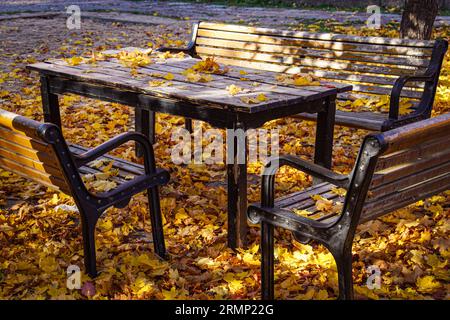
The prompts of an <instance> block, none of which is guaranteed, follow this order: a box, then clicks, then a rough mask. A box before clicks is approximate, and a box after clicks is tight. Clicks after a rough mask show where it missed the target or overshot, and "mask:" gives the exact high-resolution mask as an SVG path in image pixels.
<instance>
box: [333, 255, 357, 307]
mask: <svg viewBox="0 0 450 320" xmlns="http://www.w3.org/2000/svg"><path fill="white" fill-rule="evenodd" d="M333 256H334V259H335V260H336V266H337V271H338V282H339V300H351V299H353V277H352V251H351V249H350V250H340V252H334V253H333Z"/></svg>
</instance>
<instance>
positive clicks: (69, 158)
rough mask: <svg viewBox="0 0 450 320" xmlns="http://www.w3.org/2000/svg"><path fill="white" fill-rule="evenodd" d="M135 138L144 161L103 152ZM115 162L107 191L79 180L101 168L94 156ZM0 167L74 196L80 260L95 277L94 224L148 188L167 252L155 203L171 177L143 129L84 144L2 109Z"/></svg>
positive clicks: (155, 229) (157, 235) (159, 241)
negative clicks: (92, 144)
mask: <svg viewBox="0 0 450 320" xmlns="http://www.w3.org/2000/svg"><path fill="white" fill-rule="evenodd" d="M131 140H132V141H136V142H137V143H139V144H140V145H141V147H142V148H143V150H144V166H141V165H138V164H134V163H131V162H127V161H125V160H121V159H118V158H114V157H110V156H105V154H106V153H107V152H110V151H111V150H113V149H115V148H117V147H118V146H120V145H122V144H123V143H126V142H128V141H131ZM99 159H100V160H107V161H114V162H113V167H112V169H113V170H118V174H117V176H115V177H114V178H113V179H114V182H116V184H117V187H116V188H114V189H113V190H111V191H108V192H101V193H93V192H90V191H89V190H88V189H87V188H86V186H85V184H84V183H83V180H82V175H84V174H95V173H101V172H103V171H102V167H101V166H98V163H99V162H97V164H95V165H93V163H92V161H94V160H99ZM0 167H1V168H3V169H5V170H8V171H11V172H14V173H16V174H18V175H21V176H24V177H26V178H28V179H32V180H34V181H36V182H39V183H40V184H43V185H45V186H47V187H51V188H54V189H56V190H59V191H61V192H64V193H66V194H69V195H71V196H73V198H74V200H75V203H76V204H77V207H78V209H79V212H80V215H81V227H82V233H83V246H84V263H85V268H86V271H87V273H88V274H89V275H90V276H92V277H95V276H96V275H97V269H96V254H95V226H96V223H97V220H98V219H99V218H100V216H101V215H102V213H103V212H104V211H105V210H106V209H107V208H109V207H111V206H114V207H118V208H122V207H125V206H126V205H127V204H128V202H129V201H130V198H131V197H132V196H133V195H135V194H137V193H139V192H142V191H146V190H148V201H149V209H150V216H151V223H152V234H153V241H154V246H155V252H156V253H157V254H158V255H159V256H160V257H165V255H166V249H165V244H164V235H163V227H162V218H161V212H160V204H159V194H158V186H160V185H164V184H166V183H167V182H168V181H169V174H168V172H167V171H165V170H162V169H157V168H156V167H155V160H154V154H153V149H152V145H151V144H150V143H149V141H148V140H147V139H146V138H145V137H144V136H143V135H141V134H139V133H135V132H128V133H124V134H122V135H119V136H117V137H115V138H113V139H111V140H109V141H107V142H105V143H103V144H101V145H100V146H98V147H96V148H94V149H91V150H88V149H86V148H82V147H80V146H68V145H67V144H66V142H65V140H64V138H63V136H62V134H61V131H60V129H59V128H58V127H57V126H56V125H54V124H50V123H40V122H37V121H34V120H31V119H28V118H25V117H23V116H19V115H17V114H14V113H11V112H8V111H5V110H2V109H0Z"/></svg>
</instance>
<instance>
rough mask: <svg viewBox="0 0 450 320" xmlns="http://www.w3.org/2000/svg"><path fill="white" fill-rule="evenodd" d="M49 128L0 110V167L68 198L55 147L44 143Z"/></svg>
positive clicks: (63, 174) (46, 125) (68, 189)
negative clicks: (62, 193) (64, 194)
mask: <svg viewBox="0 0 450 320" xmlns="http://www.w3.org/2000/svg"><path fill="white" fill-rule="evenodd" d="M51 126H52V125H50V124H43V123H40V122H38V121H34V120H31V119H28V118H26V117H23V116H20V115H17V114H14V113H11V112H8V111H6V110H2V109H0V167H1V168H3V169H5V170H8V171H11V172H14V173H16V174H18V175H21V176H24V177H26V178H28V179H32V180H35V181H37V182H39V183H41V184H43V185H45V186H48V187H51V188H54V189H58V190H60V191H62V192H65V193H69V194H70V188H69V186H68V184H67V182H66V178H65V173H64V171H63V168H62V166H61V161H60V159H59V158H58V154H57V153H56V149H55V146H54V145H53V144H51V143H49V141H47V140H46V134H49V130H48V128H49V127H51ZM55 128H56V127H55ZM52 129H53V128H52ZM55 132H57V133H59V130H56V131H55ZM57 140H58V143H59V142H64V141H63V139H62V137H58V138H57ZM61 140H62V141H61ZM55 142H56V140H55Z"/></svg>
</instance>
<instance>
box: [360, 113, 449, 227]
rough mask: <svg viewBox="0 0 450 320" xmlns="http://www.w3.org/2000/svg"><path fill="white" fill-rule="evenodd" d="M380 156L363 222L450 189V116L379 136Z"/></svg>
mask: <svg viewBox="0 0 450 320" xmlns="http://www.w3.org/2000/svg"><path fill="white" fill-rule="evenodd" d="M376 137H377V138H378V139H379V140H380V142H381V143H382V145H383V148H384V149H383V151H382V154H381V155H379V156H378V159H377V163H376V166H375V170H374V173H373V176H372V179H371V184H370V186H369V190H368V193H367V197H366V201H365V204H364V207H363V210H362V215H361V221H367V220H370V219H372V218H374V217H376V216H378V215H382V214H384V213H386V212H389V211H392V210H395V209H397V208H401V207H402V206H405V205H407V204H411V203H414V202H416V201H418V200H421V199H423V198H425V197H427V196H429V195H432V194H436V193H438V192H440V191H443V190H446V189H449V188H450V114H443V115H441V116H438V117H435V118H431V119H428V120H423V121H419V122H416V123H413V124H410V125H406V126H403V127H400V128H397V129H394V130H390V131H387V132H385V133H383V134H379V135H377V136H376Z"/></svg>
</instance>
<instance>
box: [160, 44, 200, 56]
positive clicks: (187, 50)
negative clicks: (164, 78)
mask: <svg viewBox="0 0 450 320" xmlns="http://www.w3.org/2000/svg"><path fill="white" fill-rule="evenodd" d="M156 51H159V52H166V51H169V52H172V53H179V52H184V53H186V54H188V55H190V56H194V45H193V44H189V45H188V46H187V47H186V48H174V47H160V48H158V49H156Z"/></svg>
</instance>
